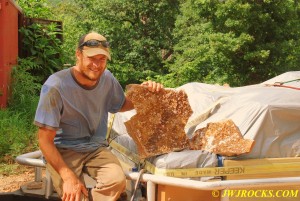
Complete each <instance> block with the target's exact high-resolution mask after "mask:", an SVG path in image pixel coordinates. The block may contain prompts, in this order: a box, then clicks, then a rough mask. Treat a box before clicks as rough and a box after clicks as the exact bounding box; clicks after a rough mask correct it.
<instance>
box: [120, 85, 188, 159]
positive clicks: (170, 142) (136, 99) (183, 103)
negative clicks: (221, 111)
mask: <svg viewBox="0 0 300 201" xmlns="http://www.w3.org/2000/svg"><path fill="white" fill-rule="evenodd" d="M127 97H128V98H129V99H130V100H131V101H132V103H133V105H134V108H135V109H136V111H137V114H136V115H134V116H133V117H132V118H131V119H130V120H129V121H127V122H125V126H126V128H127V131H128V133H129V135H130V136H131V137H132V138H133V140H134V141H135V143H136V145H137V149H138V153H139V155H140V157H141V158H147V157H150V156H156V155H160V154H164V153H169V152H172V151H177V150H182V149H185V148H188V147H189V142H188V138H187V136H186V133H185V131H184V127H185V124H186V123H187V121H188V119H189V117H190V116H191V114H192V109H191V107H190V104H189V102H188V97H187V95H186V93H185V92H184V91H175V90H171V89H161V90H160V91H159V92H150V91H149V90H148V89H147V88H145V87H144V86H141V85H129V86H128V87H127Z"/></svg>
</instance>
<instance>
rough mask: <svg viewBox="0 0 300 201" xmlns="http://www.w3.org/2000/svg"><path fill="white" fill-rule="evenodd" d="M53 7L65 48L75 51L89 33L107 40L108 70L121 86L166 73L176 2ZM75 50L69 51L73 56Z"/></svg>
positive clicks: (81, 0)
mask: <svg viewBox="0 0 300 201" xmlns="http://www.w3.org/2000/svg"><path fill="white" fill-rule="evenodd" d="M52 6H54V9H53V10H54V11H55V12H58V13H59V14H58V18H57V20H63V22H64V38H65V39H66V40H65V44H66V46H67V47H69V48H70V47H72V48H74V49H75V46H76V43H77V40H78V38H79V35H82V34H85V33H87V32H89V31H98V32H99V33H102V34H103V35H105V36H106V37H107V39H108V40H109V42H110V44H111V51H112V61H111V62H110V65H109V68H110V70H112V72H113V73H114V74H115V75H116V77H117V78H118V79H119V80H120V82H121V83H122V85H123V86H124V85H125V84H128V83H129V82H130V83H136V82H141V81H142V80H145V79H147V78H154V76H155V75H159V74H165V73H166V68H164V67H163V66H164V61H166V60H167V59H168V58H169V56H170V55H171V54H172V52H173V49H172V48H173V36H172V30H173V28H174V22H175V19H176V15H177V14H178V13H179V1H178V0H151V1H144V0H137V1H129V0H125V1H124V0H111V1H107V0H90V1H85V0H78V1H72V0H69V1H67V2H61V4H59V5H56V4H53V5H52ZM79 33H80V34H79ZM75 36H76V37H75ZM68 38H70V39H72V40H68ZM74 49H73V50H70V49H68V51H69V52H72V54H73V52H74Z"/></svg>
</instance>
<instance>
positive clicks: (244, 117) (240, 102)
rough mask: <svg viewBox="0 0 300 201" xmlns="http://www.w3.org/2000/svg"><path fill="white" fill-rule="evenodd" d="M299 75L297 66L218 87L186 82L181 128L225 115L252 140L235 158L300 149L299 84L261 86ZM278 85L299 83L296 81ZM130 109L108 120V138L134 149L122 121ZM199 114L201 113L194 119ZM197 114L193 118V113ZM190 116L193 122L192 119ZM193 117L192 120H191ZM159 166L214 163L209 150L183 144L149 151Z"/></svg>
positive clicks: (281, 154) (289, 153)
mask: <svg viewBox="0 0 300 201" xmlns="http://www.w3.org/2000/svg"><path fill="white" fill-rule="evenodd" d="M299 78H300V71H295V72H288V73H285V74H282V75H280V76H277V77H275V78H273V79H270V80H268V81H266V82H263V83H261V84H257V85H251V86H244V87H236V88H230V87H223V86H218V85H210V84H204V83H188V84H186V85H183V86H181V87H179V88H177V89H176V90H184V91H185V92H186V93H187V95H188V98H189V102H190V105H191V107H192V109H193V112H194V113H193V115H192V116H191V117H190V119H189V123H191V122H192V123H191V124H189V125H190V127H187V128H186V133H187V135H188V136H189V137H190V136H191V135H192V134H193V133H194V132H195V131H196V130H197V129H200V128H203V127H205V126H206V125H207V123H210V122H219V121H222V120H225V119H231V120H233V122H234V123H235V124H236V126H237V127H238V128H239V129H240V131H241V133H242V135H243V136H244V138H245V139H253V140H255V145H254V147H253V149H252V151H251V153H249V154H244V155H240V156H238V158H266V157H268V158H277V157H280V158H281V157H296V156H299V155H300V90H296V89H290V88H284V87H274V86H266V84H274V83H275V82H287V81H290V80H295V79H299ZM284 85H288V86H293V87H298V88H299V87H300V81H293V82H288V83H286V84H284ZM134 113H135V111H130V112H125V113H118V114H117V115H116V117H115V121H114V124H113V134H112V135H113V136H112V137H113V138H115V140H116V141H117V142H118V143H120V144H122V145H123V146H125V147H127V148H128V149H130V150H131V151H133V152H135V153H136V147H135V143H134V142H133V140H132V139H131V138H130V137H129V135H128V133H127V131H126V127H125V125H124V122H125V121H127V120H129V119H130V117H131V116H133V115H134ZM199 117H201V118H200V119H199ZM197 118H198V121H195V119H197ZM195 122H196V123H195ZM193 123H194V126H191V125H192V124H193ZM152 160H153V163H154V164H155V165H156V166H157V167H159V168H179V167H180V168H194V167H198V168H199V167H214V166H217V157H216V155H215V154H211V153H208V152H206V151H200V150H184V151H181V152H172V153H169V154H164V155H161V156H157V157H154V158H153V159H152Z"/></svg>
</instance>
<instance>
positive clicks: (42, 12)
mask: <svg viewBox="0 0 300 201" xmlns="http://www.w3.org/2000/svg"><path fill="white" fill-rule="evenodd" d="M47 2H48V1H47V0H17V3H18V5H19V6H20V7H21V8H22V11H23V12H24V13H25V15H26V16H27V17H31V18H44V19H50V18H52V17H53V14H52V12H51V11H50V8H49V7H48V5H47Z"/></svg>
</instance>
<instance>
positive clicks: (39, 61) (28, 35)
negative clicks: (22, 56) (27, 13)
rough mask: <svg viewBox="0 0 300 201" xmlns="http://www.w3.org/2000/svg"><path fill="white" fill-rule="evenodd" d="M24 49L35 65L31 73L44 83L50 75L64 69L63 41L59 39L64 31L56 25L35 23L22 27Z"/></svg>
mask: <svg viewBox="0 0 300 201" xmlns="http://www.w3.org/2000/svg"><path fill="white" fill-rule="evenodd" d="M20 33H22V35H23V45H22V47H23V49H24V51H26V52H27V54H28V56H29V57H30V59H29V60H31V61H32V63H34V65H33V66H32V68H30V69H29V72H30V73H31V74H32V75H33V76H35V77H36V78H38V79H39V81H40V83H43V82H44V81H45V80H46V79H47V78H48V76H49V75H51V74H52V73H54V72H56V71H58V70H60V69H62V67H63V63H64V57H63V52H62V49H61V43H62V42H61V41H60V40H59V39H58V38H57V36H58V35H60V34H62V30H59V29H58V28H57V25H56V24H55V23H51V24H48V25H42V24H37V23H33V24H32V25H30V26H28V27H22V28H21V29H20Z"/></svg>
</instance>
